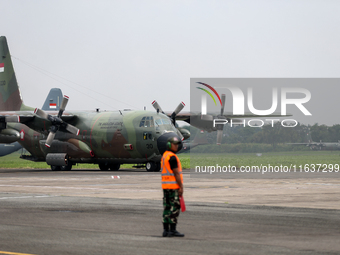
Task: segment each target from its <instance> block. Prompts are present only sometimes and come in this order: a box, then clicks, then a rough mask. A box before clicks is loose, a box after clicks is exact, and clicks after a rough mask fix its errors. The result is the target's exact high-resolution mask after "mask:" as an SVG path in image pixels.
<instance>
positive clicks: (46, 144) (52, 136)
mask: <svg viewBox="0 0 340 255" xmlns="http://www.w3.org/2000/svg"><path fill="white" fill-rule="evenodd" d="M54 137H55V133H53V132H50V133H49V134H48V136H47V139H46V142H45V146H46V147H48V148H50V147H51V144H52V142H53V139H54Z"/></svg>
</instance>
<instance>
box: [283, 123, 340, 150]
mask: <svg viewBox="0 0 340 255" xmlns="http://www.w3.org/2000/svg"><path fill="white" fill-rule="evenodd" d="M286 144H288V145H305V146H307V147H309V148H310V149H311V150H340V141H338V142H326V143H325V142H323V141H321V140H320V142H314V141H313V140H312V132H311V131H310V129H309V128H308V131H307V133H306V142H305V143H286Z"/></svg>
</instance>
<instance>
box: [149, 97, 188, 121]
mask: <svg viewBox="0 0 340 255" xmlns="http://www.w3.org/2000/svg"><path fill="white" fill-rule="evenodd" d="M152 106H153V107H154V108H155V109H156V111H157V112H161V113H163V114H164V112H163V110H162V108H161V106H160V105H159V104H158V102H157V101H156V100H154V101H153V102H152ZM184 106H185V104H184V103H183V102H181V103H180V104H179V105H178V106H177V107H176V109H175V111H174V112H173V113H172V114H171V116H170V118H171V120H172V123H173V124H174V126H176V116H177V114H178V113H179V112H180V111H182V110H183V108H184Z"/></svg>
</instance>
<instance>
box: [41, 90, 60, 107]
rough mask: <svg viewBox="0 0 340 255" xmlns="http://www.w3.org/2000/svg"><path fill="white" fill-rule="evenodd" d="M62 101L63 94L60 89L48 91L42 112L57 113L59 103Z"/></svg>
mask: <svg viewBox="0 0 340 255" xmlns="http://www.w3.org/2000/svg"><path fill="white" fill-rule="evenodd" d="M62 100H63V93H62V92H61V89H58V88H53V89H51V90H50V93H49V94H48V96H47V98H46V101H45V103H44V104H43V107H42V110H44V111H59V109H60V103H61V101H62Z"/></svg>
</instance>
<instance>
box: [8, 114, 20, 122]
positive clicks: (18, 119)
mask: <svg viewBox="0 0 340 255" xmlns="http://www.w3.org/2000/svg"><path fill="white" fill-rule="evenodd" d="M5 121H6V122H15V123H18V122H20V117H19V116H15V115H13V116H5Z"/></svg>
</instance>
